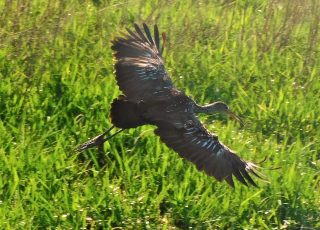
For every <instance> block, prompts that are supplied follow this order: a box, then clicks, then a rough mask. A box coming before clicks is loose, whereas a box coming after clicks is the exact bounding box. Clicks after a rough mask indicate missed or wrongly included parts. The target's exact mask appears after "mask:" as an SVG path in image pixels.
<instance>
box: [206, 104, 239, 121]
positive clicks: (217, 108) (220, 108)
mask: <svg viewBox="0 0 320 230" xmlns="http://www.w3.org/2000/svg"><path fill="white" fill-rule="evenodd" d="M202 108H203V109H204V111H206V112H207V113H210V112H211V113H212V112H219V113H226V114H228V115H229V116H231V117H232V118H234V119H236V120H237V121H239V122H240V124H241V126H243V125H244V123H243V121H242V119H241V118H240V117H238V116H237V115H236V114H234V113H233V112H232V111H231V110H230V109H229V106H228V105H227V104H226V103H224V102H222V101H217V102H214V103H212V104H209V105H205V106H203V107H202Z"/></svg>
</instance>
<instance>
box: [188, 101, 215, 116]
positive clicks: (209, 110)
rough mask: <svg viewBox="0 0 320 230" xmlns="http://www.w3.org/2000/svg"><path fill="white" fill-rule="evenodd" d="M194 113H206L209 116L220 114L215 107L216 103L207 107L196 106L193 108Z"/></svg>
mask: <svg viewBox="0 0 320 230" xmlns="http://www.w3.org/2000/svg"><path fill="white" fill-rule="evenodd" d="M194 112H195V113H206V114H211V113H215V112H220V110H219V109H218V107H217V104H216V103H212V104H209V105H198V104H196V105H195V107H194Z"/></svg>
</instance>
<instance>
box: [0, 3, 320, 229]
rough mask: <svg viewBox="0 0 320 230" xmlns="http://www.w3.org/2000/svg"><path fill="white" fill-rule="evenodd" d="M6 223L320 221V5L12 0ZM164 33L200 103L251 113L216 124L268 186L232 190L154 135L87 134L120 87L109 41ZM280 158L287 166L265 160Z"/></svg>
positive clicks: (1, 65) (315, 225) (1, 169)
mask: <svg viewBox="0 0 320 230" xmlns="http://www.w3.org/2000/svg"><path fill="white" fill-rule="evenodd" d="M0 12H1V13H0V82H1V83H0V229H36V228H39V229H45V228H48V229H99V228H105V229H108V228H115V229H148V228H149V229H173V228H175V229H188V228H195V229H320V141H319V138H320V81H319V74H320V58H319V57H320V56H319V55H320V45H319V41H320V35H319V33H320V31H319V30H320V26H319V24H320V2H319V1H317V0H303V1H300V0H282V1H281V0H271V1H266V0H257V1H240V0H239V1H233V0H225V1H222V0H221V1H218V0H217V1H192V0H186V1H173V0H172V1H170V0H168V1H156V0H152V1H148V3H145V1H142V0H141V1H140V0H133V1H112V0H110V1H103V0H93V1H75V0H70V1H58V0H53V1H44V0H33V1H1V3H0ZM134 22H137V23H142V22H147V23H148V24H150V25H153V24H154V23H157V24H158V25H159V27H160V29H161V30H162V31H166V32H167V36H168V45H167V50H166V52H165V55H164V57H165V62H166V68H167V70H168V71H169V73H170V74H171V76H172V79H173V81H174V83H175V84H176V86H177V87H178V88H180V89H181V90H184V91H185V92H186V93H187V94H188V95H190V96H192V98H194V99H195V100H196V101H197V102H198V103H209V102H213V101H216V100H222V101H225V102H226V103H228V104H229V106H230V107H231V108H232V110H233V111H234V112H235V113H236V114H238V115H240V116H241V117H242V118H244V120H245V123H246V125H245V127H243V128H240V127H239V124H237V123H236V122H234V121H232V120H230V119H228V118H227V117H224V116H210V117H207V116H203V117H201V120H202V121H203V122H204V123H205V124H206V127H207V128H208V129H209V130H210V131H211V132H214V133H216V134H217V135H219V138H220V140H221V141H222V142H223V143H225V144H227V145H228V146H230V147H231V148H232V149H234V150H235V151H237V152H238V153H239V155H241V156H242V157H243V158H245V159H247V160H251V161H254V162H259V161H261V160H263V159H264V158H265V157H267V160H266V161H265V162H264V163H262V165H261V166H262V167H264V168H266V170H263V169H262V170H261V172H262V173H263V174H264V175H265V177H266V178H267V179H268V181H269V182H270V183H266V182H263V181H259V180H256V181H257V183H258V185H259V188H253V187H249V188H248V187H245V186H243V185H241V184H240V183H237V184H236V188H235V189H231V188H230V187H229V186H228V185H227V183H219V182H217V181H215V180H214V179H213V178H210V177H208V176H206V175H205V174H204V173H201V172H198V171H197V170H196V168H195V167H194V166H193V165H192V164H190V163H188V162H186V161H185V160H183V159H181V158H180V157H179V156H178V154H176V153H175V152H173V151H172V150H170V149H168V148H167V147H166V146H165V145H164V144H162V143H161V142H160V141H159V138H158V137H156V136H155V135H154V134H153V130H154V127H152V126H145V127H142V128H138V129H135V130H128V131H125V132H123V133H121V134H119V135H118V136H117V137H115V138H114V139H112V141H110V142H108V143H106V144H105V151H106V152H107V156H106V158H107V164H106V165H105V166H104V167H100V166H99V165H98V164H97V160H96V153H97V151H96V150H95V149H93V150H89V151H87V152H85V153H84V154H82V155H80V154H76V153H74V152H73V149H74V148H75V147H76V146H77V145H78V144H80V143H82V142H84V141H86V140H87V138H89V137H93V136H95V135H97V134H99V133H101V132H103V131H104V130H105V129H107V128H108V127H110V125H111V124H110V121H109V118H108V114H109V109H110V102H111V101H112V100H113V98H115V97H116V96H117V95H119V94H120V93H121V92H120V91H119V89H118V87H117V86H116V82H115V79H114V74H113V66H112V65H113V60H112V54H111V50H110V44H111V43H110V41H111V39H113V38H114V37H115V36H117V35H119V34H120V33H121V32H123V31H124V28H125V27H132V25H133V23H134ZM275 167H280V169H278V170H267V168H275Z"/></svg>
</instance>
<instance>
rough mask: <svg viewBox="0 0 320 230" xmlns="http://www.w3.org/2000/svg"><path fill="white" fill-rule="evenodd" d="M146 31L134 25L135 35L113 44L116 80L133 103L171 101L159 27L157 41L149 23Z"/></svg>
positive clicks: (131, 34) (129, 33) (118, 39)
mask: <svg viewBox="0 0 320 230" xmlns="http://www.w3.org/2000/svg"><path fill="white" fill-rule="evenodd" d="M143 28H144V32H143V31H142V30H141V29H140V27H139V26H138V25H137V24H135V32H133V31H131V30H129V29H127V31H128V34H126V35H125V36H124V37H119V38H116V39H115V40H114V41H113V45H112V47H111V48H112V50H113V51H114V58H115V59H116V62H115V72H116V80H117V82H118V85H119V87H120V90H121V91H122V92H123V93H124V94H125V95H126V97H127V98H128V100H131V101H141V100H143V101H157V100H164V99H168V98H169V97H170V96H171V95H170V89H172V88H174V86H173V83H172V81H171V79H170V77H169V75H168V73H167V72H166V70H165V67H164V63H163V60H162V56H161V55H162V52H161V50H162V48H160V38H159V31H158V27H157V26H155V27H154V38H153V37H152V35H151V32H150V30H149V28H148V26H147V25H146V24H143Z"/></svg>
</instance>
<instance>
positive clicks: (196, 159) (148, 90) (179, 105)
mask: <svg viewBox="0 0 320 230" xmlns="http://www.w3.org/2000/svg"><path fill="white" fill-rule="evenodd" d="M143 27H144V32H143V31H142V30H141V29H140V28H139V26H138V25H136V24H135V30H136V31H135V32H132V31H131V30H128V34H127V35H125V37H120V38H116V39H115V40H114V41H113V45H112V47H111V48H112V50H113V51H114V58H115V61H116V62H115V74H116V80H117V83H118V85H119V88H120V90H121V91H122V92H123V94H124V95H121V96H119V97H118V98H117V99H115V100H114V101H113V103H112V105H111V112H110V117H111V122H112V123H113V124H114V126H116V127H118V128H121V129H128V128H136V127H138V126H141V125H145V124H151V125H155V126H156V127H157V128H156V130H155V134H156V135H158V136H159V137H160V139H161V140H162V141H163V142H164V143H165V144H166V145H167V146H168V147H170V148H172V149H173V150H174V151H176V152H178V153H179V155H180V156H182V157H183V158H185V159H187V160H189V161H191V162H192V163H194V164H195V165H196V166H197V168H198V169H199V170H203V171H205V172H206V173H207V174H208V175H210V176H213V177H215V178H216V179H217V180H219V181H222V180H226V181H227V182H228V184H229V185H231V186H234V182H233V180H232V176H235V177H236V178H237V179H238V180H239V181H241V182H242V183H244V184H246V185H247V182H249V183H250V184H252V185H254V186H256V184H255V183H254V181H253V180H252V179H251V177H250V175H249V173H252V174H253V175H256V176H258V175H257V174H256V173H255V171H254V169H255V168H256V166H255V165H254V164H252V163H250V162H246V161H244V160H242V159H240V158H239V157H238V156H237V155H236V154H235V153H234V152H233V151H231V150H230V149H229V148H227V147H226V146H225V145H223V144H222V143H221V142H220V141H219V140H218V137H217V136H216V135H214V134H211V133H210V132H209V131H208V130H207V129H206V128H205V127H204V126H203V124H202V123H201V122H200V120H199V119H198V117H197V114H198V113H213V112H225V113H228V114H230V115H233V116H235V115H234V114H232V113H231V112H230V110H229V108H228V106H227V105H226V104H224V103H223V102H216V103H213V104H210V105H206V106H200V105H198V104H197V103H195V102H194V101H193V100H192V99H191V98H189V97H188V96H187V95H186V94H185V93H183V92H181V91H179V90H178V89H176V88H175V87H174V85H173V82H172V81H171V78H170V76H169V75H168V73H167V72H166V71H165V68H164V63H163V59H162V52H163V46H162V47H160V36H159V32H158V28H157V26H155V27H154V36H153V37H152V35H151V33H150V31H149V28H148V27H147V25H146V24H143ZM162 37H163V40H164V42H165V35H164V34H162ZM235 117H236V116H235ZM236 118H238V117H236ZM90 144H92V145H90V146H89V147H91V146H93V145H94V143H92V141H91V142H90ZM87 146H88V144H87V145H82V147H81V150H83V149H86V148H88V147H87Z"/></svg>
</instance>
